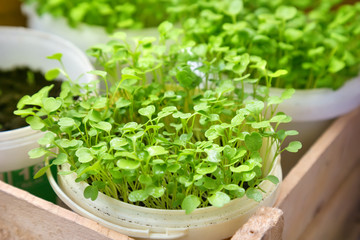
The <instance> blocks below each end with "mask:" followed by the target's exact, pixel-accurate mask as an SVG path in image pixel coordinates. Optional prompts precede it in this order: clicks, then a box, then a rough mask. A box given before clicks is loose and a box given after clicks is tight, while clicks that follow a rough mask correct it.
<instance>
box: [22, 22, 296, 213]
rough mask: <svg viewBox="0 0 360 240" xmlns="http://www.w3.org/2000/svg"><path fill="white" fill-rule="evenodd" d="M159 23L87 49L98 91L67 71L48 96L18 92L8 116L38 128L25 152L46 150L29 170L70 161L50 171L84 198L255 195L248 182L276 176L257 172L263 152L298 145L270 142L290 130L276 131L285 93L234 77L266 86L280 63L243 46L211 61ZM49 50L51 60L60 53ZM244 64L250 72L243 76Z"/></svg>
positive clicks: (176, 199) (164, 204)
mask: <svg viewBox="0 0 360 240" xmlns="http://www.w3.org/2000/svg"><path fill="white" fill-rule="evenodd" d="M159 31H160V39H159V40H158V41H157V42H155V41H154V40H155V39H152V38H143V39H138V40H136V41H135V43H128V42H126V41H125V39H126V36H125V34H124V33H116V34H115V35H114V40H113V41H110V42H109V43H108V44H106V45H98V46H94V47H93V48H92V49H90V50H89V54H91V55H92V56H94V57H96V58H97V60H98V62H99V63H100V64H101V65H102V66H103V68H104V71H99V70H97V71H93V72H92V73H93V74H96V75H97V76H99V78H100V79H101V80H102V81H103V82H104V86H105V87H104V90H102V89H99V88H97V87H96V86H97V83H94V82H93V83H89V84H85V85H79V84H77V83H76V81H73V80H72V79H68V80H69V81H67V82H64V83H63V85H62V92H61V94H60V96H59V97H57V98H53V97H48V96H47V93H48V91H49V89H51V87H45V88H43V89H42V90H41V91H39V92H38V93H37V94H35V95H33V96H24V97H23V99H22V100H20V102H19V103H18V110H17V111H16V114H18V115H21V116H23V117H26V119H27V122H28V123H29V124H30V125H31V127H32V128H33V129H38V130H42V131H46V134H45V136H44V137H43V138H42V139H41V140H40V141H39V143H40V144H41V147H39V148H36V149H33V150H32V151H31V152H30V155H31V157H41V156H44V155H45V156H48V157H50V158H53V159H52V160H49V164H48V165H47V166H46V167H45V168H43V169H42V170H41V171H39V172H38V174H37V176H40V175H42V174H43V173H44V172H45V171H46V170H47V169H48V168H49V167H50V166H51V165H63V164H65V163H67V164H69V165H70V169H69V170H62V171H60V172H59V174H69V173H72V172H75V173H76V174H77V181H82V180H84V181H87V182H88V183H89V184H90V185H89V187H87V188H86V190H85V192H84V195H85V197H86V198H91V199H96V198H97V195H98V191H101V192H103V193H105V194H107V195H109V196H111V197H113V198H116V199H119V200H122V201H124V202H128V203H134V204H137V205H141V206H146V207H151V208H162V209H184V210H186V212H187V213H190V212H192V211H193V210H194V209H196V208H198V207H206V206H209V205H213V206H218V207H221V206H223V205H224V204H226V203H228V202H229V201H230V200H232V199H235V198H239V197H242V196H244V195H246V196H247V197H249V198H252V199H254V200H256V201H260V200H261V199H262V195H261V191H262V190H261V188H260V187H259V184H260V183H261V182H262V181H264V180H269V181H271V182H273V183H275V184H276V183H277V182H278V179H277V178H276V177H274V176H271V175H269V174H268V171H269V169H270V168H271V166H272V165H273V163H274V159H275V158H276V157H277V156H278V155H279V154H280V153H281V151H284V150H288V151H292V152H296V151H297V150H298V149H299V148H300V147H301V144H300V143H299V142H292V143H291V144H289V146H287V147H286V148H283V149H282V148H281V144H282V142H283V141H284V139H285V138H286V137H287V136H289V135H296V134H297V132H296V131H284V130H281V129H279V124H280V123H283V122H289V121H290V120H291V119H290V117H288V116H286V115H285V114H284V113H276V106H277V104H279V103H280V102H282V101H283V100H285V99H287V98H289V97H291V95H292V93H293V90H292V89H289V90H286V91H285V92H284V93H283V94H282V95H281V96H277V97H269V96H268V87H258V86H257V85H256V84H254V85H253V87H251V88H250V89H246V88H244V85H245V82H253V83H256V82H258V80H259V79H261V78H264V79H266V80H267V82H268V84H269V85H271V82H272V80H273V79H275V80H276V79H277V78H278V77H279V76H281V74H282V73H283V71H281V70H280V71H277V72H275V73H272V72H270V71H267V70H266V69H265V68H264V67H263V66H262V67H259V66H258V65H259V59H257V58H253V59H252V58H250V56H249V55H248V54H243V55H239V56H235V55H233V56H232V57H228V58H226V59H222V60H221V59H220V58H219V57H217V56H215V57H214V56H213V55H212V54H207V53H210V52H211V51H210V50H208V49H204V48H203V46H197V45H193V44H191V43H181V44H180V43H179V42H176V39H179V34H181V31H180V30H178V29H176V28H173V26H172V24H171V23H169V22H164V23H163V24H161V25H160V27H159ZM169 41H170V42H172V43H173V44H171V43H167V42H169ZM234 54H235V53H234ZM50 58H52V59H57V60H59V61H60V63H61V55H60V54H55V55H54V56H51V57H50ZM239 59H240V60H239ZM195 60H196V61H195ZM236 64H237V65H238V67H235V66H236ZM248 67H252V68H253V69H252V71H251V72H249V73H247V74H246V75H244V72H246V71H247V70H246V69H247V68H248ZM59 72H61V73H63V74H65V76H67V74H66V72H65V71H63V70H62V69H54V70H51V71H50V72H48V74H47V78H54V77H56V76H57V75H58V74H59ZM230 76H231V77H230ZM54 148H56V149H58V152H57V153H54V152H53V151H51V150H52V149H54ZM265 166H267V167H265Z"/></svg>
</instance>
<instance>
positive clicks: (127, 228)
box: [47, 144, 282, 240]
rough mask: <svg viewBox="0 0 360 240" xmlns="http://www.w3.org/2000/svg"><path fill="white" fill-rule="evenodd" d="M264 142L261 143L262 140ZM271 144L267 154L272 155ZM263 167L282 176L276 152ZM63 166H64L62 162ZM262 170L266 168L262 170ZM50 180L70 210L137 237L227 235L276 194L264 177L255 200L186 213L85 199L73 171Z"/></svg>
mask: <svg viewBox="0 0 360 240" xmlns="http://www.w3.org/2000/svg"><path fill="white" fill-rule="evenodd" d="M264 145H265V144H264ZM274 147H275V146H273V148H272V151H271V153H270V156H271V157H273V154H274V151H275V148H274ZM265 165H266V166H264V169H269V168H271V169H270V173H269V174H272V175H275V176H277V177H278V178H279V180H280V181H281V180H282V171H281V166H280V156H278V157H277V158H276V159H275V161H274V163H273V165H271V162H268V163H267V164H265ZM63 169H65V170H66V166H63ZM265 171H266V170H265ZM47 174H48V178H49V181H50V184H51V185H52V187H53V189H54V191H55V192H56V193H57V195H58V197H59V198H60V199H61V200H62V201H63V202H64V203H65V204H66V205H68V206H69V207H70V208H71V209H72V210H74V211H75V212H77V213H79V214H80V215H83V216H85V217H88V218H90V219H93V220H94V221H96V222H98V223H100V224H101V225H103V226H106V227H108V228H111V229H113V230H116V231H119V232H121V233H123V234H125V235H128V236H130V237H135V238H140V239H181V240H185V239H186V240H190V239H206V240H219V239H224V238H229V237H231V236H232V235H233V234H234V233H235V232H236V230H237V229H238V228H239V227H240V226H241V225H242V224H244V223H245V222H246V221H247V219H248V218H249V217H250V216H251V215H252V214H254V212H255V211H256V210H257V209H258V208H259V207H260V206H272V205H273V204H274V203H275V200H276V198H277V196H278V190H279V188H278V185H275V184H273V183H271V182H269V181H264V182H262V183H261V184H260V187H261V188H262V189H263V190H265V191H266V193H264V194H263V201H262V202H260V203H258V202H255V201H254V200H251V199H248V198H247V197H243V198H240V199H235V200H232V201H231V202H230V203H228V204H226V205H225V206H224V207H222V208H217V207H212V206H211V207H206V208H200V209H196V210H195V211H193V212H192V213H191V214H188V215H186V214H185V211H183V210H161V209H152V208H145V207H139V206H135V205H131V204H127V203H123V202H121V201H118V200H115V199H113V198H110V197H108V196H106V195H104V194H102V193H99V196H98V198H97V199H96V200H95V201H91V200H89V199H85V198H84V196H83V191H84V189H85V187H86V186H88V184H87V183H85V182H80V183H75V181H74V180H75V178H76V174H71V175H65V176H64V175H62V176H60V175H59V176H58V183H59V185H57V183H56V181H55V179H54V178H53V176H52V175H51V173H50V171H48V172H47Z"/></svg>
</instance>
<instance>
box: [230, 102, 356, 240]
mask: <svg viewBox="0 0 360 240" xmlns="http://www.w3.org/2000/svg"><path fill="white" fill-rule="evenodd" d="M279 236H280V237H279ZM281 236H282V239H284V240H296V239H299V240H322V239H326V240H332V239H334V240H337V239H347V240H350V239H351V240H352V239H353V240H356V239H357V240H358V239H359V238H360V108H359V109H357V110H355V111H353V112H352V113H350V114H348V115H346V116H344V117H341V118H339V119H337V120H336V121H335V122H334V123H333V124H332V125H331V126H330V127H329V128H328V129H327V131H326V132H324V133H323V135H322V136H321V137H320V138H319V139H318V141H317V142H316V143H315V144H314V145H313V146H312V147H311V149H310V150H309V151H308V152H307V153H306V154H305V155H304V156H303V157H302V158H301V160H300V161H299V163H298V164H297V165H296V166H295V167H294V168H293V169H292V170H291V171H290V173H289V174H288V176H287V177H286V178H285V179H284V182H283V184H282V186H281V193H280V197H279V199H278V200H277V203H276V204H275V207H274V208H266V209H261V210H260V211H258V212H257V214H255V215H254V216H253V217H252V218H251V219H250V220H249V221H248V222H247V223H246V224H245V225H244V226H243V227H242V228H241V229H239V231H238V232H237V233H236V234H235V235H234V237H233V238H232V240H248V239H252V240H255V239H263V240H264V239H267V240H279V239H281Z"/></svg>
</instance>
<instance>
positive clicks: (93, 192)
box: [84, 186, 99, 201]
mask: <svg viewBox="0 0 360 240" xmlns="http://www.w3.org/2000/svg"><path fill="white" fill-rule="evenodd" d="M98 194H99V190H98V188H97V187H95V186H87V187H86V188H85V190H84V197H85V198H90V199H91V200H93V201H95V200H96V198H97V197H98Z"/></svg>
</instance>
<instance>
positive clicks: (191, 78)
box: [176, 66, 201, 89]
mask: <svg viewBox="0 0 360 240" xmlns="http://www.w3.org/2000/svg"><path fill="white" fill-rule="evenodd" d="M176 79H177V80H178V82H179V84H180V86H182V87H183V88H187V89H194V88H196V87H197V86H198V85H199V84H200V83H201V78H200V77H199V76H197V75H196V74H195V73H194V72H193V71H192V70H191V69H190V67H188V66H184V67H182V68H181V70H179V71H178V72H177V73H176Z"/></svg>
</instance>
